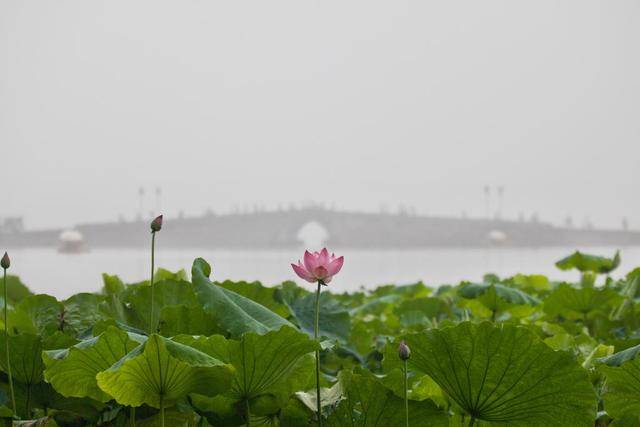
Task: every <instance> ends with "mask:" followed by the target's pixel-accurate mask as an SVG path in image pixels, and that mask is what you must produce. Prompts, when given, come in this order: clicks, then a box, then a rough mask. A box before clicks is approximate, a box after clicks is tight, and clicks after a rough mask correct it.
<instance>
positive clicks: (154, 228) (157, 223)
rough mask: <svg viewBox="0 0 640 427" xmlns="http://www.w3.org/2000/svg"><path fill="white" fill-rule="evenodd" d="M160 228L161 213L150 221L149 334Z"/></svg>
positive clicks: (151, 326)
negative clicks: (157, 240)
mask: <svg viewBox="0 0 640 427" xmlns="http://www.w3.org/2000/svg"><path fill="white" fill-rule="evenodd" d="M160 230H162V215H160V216H157V217H156V218H154V220H153V221H151V318H150V319H149V334H152V333H154V332H155V325H154V321H153V311H154V310H153V309H154V293H155V292H154V290H155V285H154V282H153V273H154V270H155V265H154V264H155V255H156V233H157V232H158V231H160Z"/></svg>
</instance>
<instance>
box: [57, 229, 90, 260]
mask: <svg viewBox="0 0 640 427" xmlns="http://www.w3.org/2000/svg"><path fill="white" fill-rule="evenodd" d="M59 240H60V246H58V252H59V253H62V254H81V253H85V252H89V248H88V247H87V244H86V243H85V241H84V236H83V235H82V233H80V232H79V231H77V230H65V231H63V232H62V233H60V237H59Z"/></svg>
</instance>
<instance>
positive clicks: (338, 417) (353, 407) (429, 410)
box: [326, 371, 449, 427]
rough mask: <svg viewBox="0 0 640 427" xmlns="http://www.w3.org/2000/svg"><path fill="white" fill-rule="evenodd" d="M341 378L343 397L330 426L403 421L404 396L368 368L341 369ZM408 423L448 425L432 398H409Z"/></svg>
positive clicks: (384, 426)
mask: <svg viewBox="0 0 640 427" xmlns="http://www.w3.org/2000/svg"><path fill="white" fill-rule="evenodd" d="M339 380H340V382H341V383H342V387H343V388H344V390H345V396H344V400H342V401H341V402H340V403H339V404H338V407H337V409H336V410H335V411H334V412H333V413H332V414H331V415H330V416H329V418H328V419H327V422H326V425H327V427H334V426H335V427H344V426H353V427H390V426H402V425H404V419H405V414H404V400H403V399H401V398H399V397H397V396H396V395H395V394H393V392H392V391H391V390H388V389H387V388H386V387H385V386H384V385H383V384H382V383H381V382H380V381H379V380H378V379H377V378H375V376H374V375H373V374H371V373H370V372H367V371H362V372H361V373H352V372H350V371H342V372H341V373H340V375H339ZM409 425H411V426H414V427H427V426H429V427H433V426H448V425H449V420H448V417H447V415H446V414H445V413H444V412H443V411H442V410H440V409H439V408H438V407H437V406H436V405H435V404H434V403H433V402H431V401H430V400H426V401H424V402H415V401H410V402H409Z"/></svg>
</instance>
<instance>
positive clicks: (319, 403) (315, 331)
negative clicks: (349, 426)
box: [313, 280, 322, 427]
mask: <svg viewBox="0 0 640 427" xmlns="http://www.w3.org/2000/svg"><path fill="white" fill-rule="evenodd" d="M321 287H322V281H321V280H318V290H317V291H316V322H315V324H314V326H313V339H314V340H316V342H317V341H318V329H319V328H320V288H321ZM319 345H320V343H318V346H319ZM316 402H317V409H318V426H319V427H322V401H321V400H320V348H319V347H318V349H317V350H316Z"/></svg>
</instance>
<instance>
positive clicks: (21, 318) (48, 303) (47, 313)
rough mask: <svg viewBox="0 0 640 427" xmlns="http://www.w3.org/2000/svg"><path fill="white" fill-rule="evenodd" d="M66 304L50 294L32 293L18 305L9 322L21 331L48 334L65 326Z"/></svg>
mask: <svg viewBox="0 0 640 427" xmlns="http://www.w3.org/2000/svg"><path fill="white" fill-rule="evenodd" d="M63 312H64V305H63V304H62V303H61V302H60V301H58V300H57V299H55V298H54V297H52V296H50V295H44V294H38V295H30V296H28V297H26V298H25V299H23V300H22V301H21V302H20V303H19V304H17V305H16V307H15V309H14V311H13V312H12V313H11V317H10V319H9V324H10V325H11V326H12V327H13V328H15V329H17V330H18V331H19V332H27V333H31V334H41V335H47V334H51V333H53V332H55V331H59V330H62V329H63V328H64V321H63V317H62V314H63Z"/></svg>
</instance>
